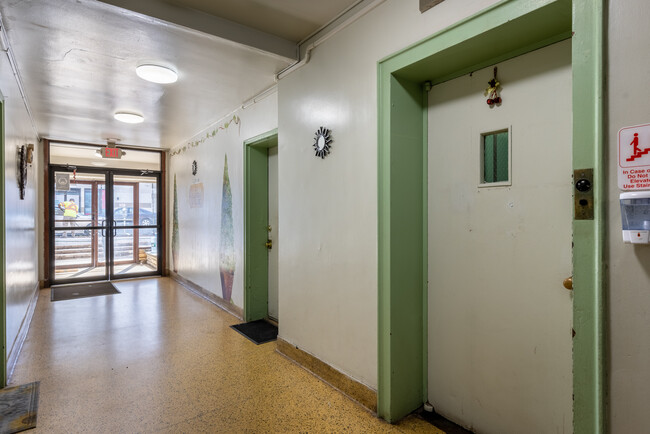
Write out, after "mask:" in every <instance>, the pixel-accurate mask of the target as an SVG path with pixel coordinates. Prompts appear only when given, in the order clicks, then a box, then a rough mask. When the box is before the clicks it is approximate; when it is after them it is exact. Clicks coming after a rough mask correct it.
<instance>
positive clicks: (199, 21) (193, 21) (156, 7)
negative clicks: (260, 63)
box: [100, 0, 298, 60]
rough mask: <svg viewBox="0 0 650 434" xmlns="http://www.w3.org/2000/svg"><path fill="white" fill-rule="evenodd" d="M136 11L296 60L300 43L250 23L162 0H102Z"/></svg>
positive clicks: (102, 0)
mask: <svg viewBox="0 0 650 434" xmlns="http://www.w3.org/2000/svg"><path fill="white" fill-rule="evenodd" d="M100 1H101V2H103V3H107V4H110V5H113V6H117V7H120V8H122V9H126V10H128V11H131V12H135V13H137V14H141V15H146V16H148V17H152V18H155V19H158V20H161V21H165V22H167V23H172V24H176V25H178V26H182V27H186V28H189V29H192V30H197V31H199V32H202V33H207V34H209V35H213V36H217V37H219V38H223V39H227V40H229V41H232V42H236V43H238V44H242V45H246V46H248V47H251V48H254V49H257V50H261V51H264V52H267V53H270V54H273V55H275V56H278V57H281V58H283V59H290V60H297V58H298V49H297V44H296V43H294V42H292V41H289V40H286V39H283V38H280V37H279V36H275V35H272V34H270V33H266V32H263V31H261V30H257V29H253V28H251V27H248V26H244V25H242V24H239V23H236V22H234V21H230V20H227V19H225V18H221V17H217V16H215V15H210V14H206V13H204V12H199V11H196V10H194V9H189V8H184V7H179V6H176V5H172V4H169V3H165V2H162V1H159V0H138V1H137V2H135V1H133V0H100Z"/></svg>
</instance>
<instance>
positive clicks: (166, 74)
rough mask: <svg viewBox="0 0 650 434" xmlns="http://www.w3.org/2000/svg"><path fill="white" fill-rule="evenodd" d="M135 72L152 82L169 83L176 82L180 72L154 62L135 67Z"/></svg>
mask: <svg viewBox="0 0 650 434" xmlns="http://www.w3.org/2000/svg"><path fill="white" fill-rule="evenodd" d="M135 73H136V74H138V77H140V78H142V79H144V80H147V81H151V82H152V83H160V84H168V83H175V82H176V80H178V74H177V73H176V71H174V70H173V69H171V68H169V67H167V66H162V65H156V64H153V63H145V64H142V65H140V66H138V67H137V68H135Z"/></svg>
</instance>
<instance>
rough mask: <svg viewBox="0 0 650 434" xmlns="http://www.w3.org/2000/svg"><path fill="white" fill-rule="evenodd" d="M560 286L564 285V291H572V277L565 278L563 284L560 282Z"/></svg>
mask: <svg viewBox="0 0 650 434" xmlns="http://www.w3.org/2000/svg"><path fill="white" fill-rule="evenodd" d="M562 285H564V287H565V288H566V289H573V276H571V277H567V278H566V279H564V282H562Z"/></svg>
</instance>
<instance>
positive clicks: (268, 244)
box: [264, 240, 273, 250]
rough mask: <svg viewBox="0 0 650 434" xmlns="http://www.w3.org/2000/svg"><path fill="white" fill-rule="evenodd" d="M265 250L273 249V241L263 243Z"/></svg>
mask: <svg viewBox="0 0 650 434" xmlns="http://www.w3.org/2000/svg"><path fill="white" fill-rule="evenodd" d="M264 245H265V246H266V248H267V249H269V250H270V249H272V248H273V240H268V241H267V242H266V243H264Z"/></svg>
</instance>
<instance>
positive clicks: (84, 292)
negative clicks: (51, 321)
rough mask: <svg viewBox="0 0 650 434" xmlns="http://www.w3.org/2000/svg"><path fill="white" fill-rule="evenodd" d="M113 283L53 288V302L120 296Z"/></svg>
mask: <svg viewBox="0 0 650 434" xmlns="http://www.w3.org/2000/svg"><path fill="white" fill-rule="evenodd" d="M119 293H120V291H118V290H117V289H115V287H114V286H113V284H112V283H111V282H94V283H82V284H78V285H60V286H53V287H52V295H51V297H50V299H51V300H52V301H62V300H74V299H75V298H85V297H97V296H99V295H110V294H119Z"/></svg>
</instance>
